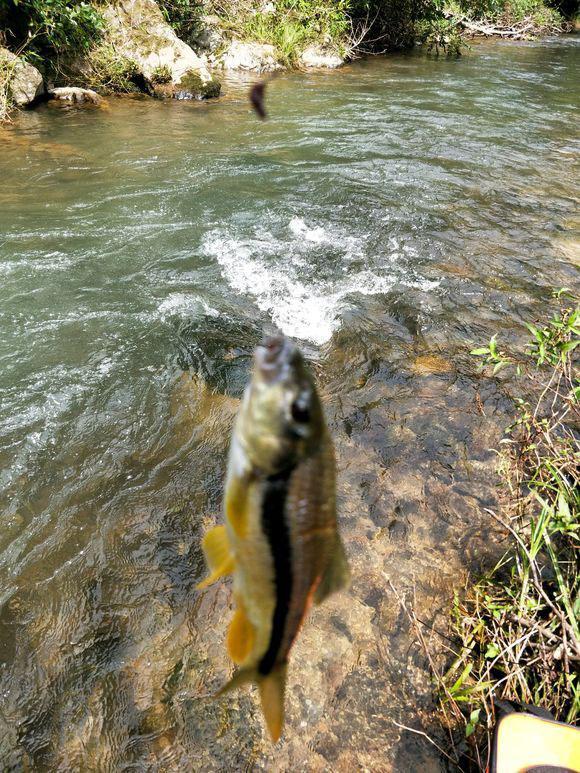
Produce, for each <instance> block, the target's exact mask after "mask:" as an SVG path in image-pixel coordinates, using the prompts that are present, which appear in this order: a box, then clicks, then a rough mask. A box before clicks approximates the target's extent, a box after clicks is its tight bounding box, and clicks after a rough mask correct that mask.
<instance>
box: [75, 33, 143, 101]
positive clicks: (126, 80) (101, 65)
mask: <svg viewBox="0 0 580 773" xmlns="http://www.w3.org/2000/svg"><path fill="white" fill-rule="evenodd" d="M138 75H139V67H138V66H137V64H136V63H135V62H134V61H133V60H132V59H129V58H128V57H126V56H123V55H122V54H119V53H118V52H117V50H116V49H115V48H114V46H112V45H111V44H110V43H101V44H100V45H98V46H96V47H95V48H93V49H92V50H91V51H90V52H89V54H88V56H87V67H86V82H87V85H88V86H90V87H91V88H94V89H98V90H101V91H103V90H104V91H111V92H115V93H121V94H122V93H126V94H128V93H131V92H136V91H140V89H139V88H138V86H137V85H136V83H135V80H136V78H137V77H138Z"/></svg>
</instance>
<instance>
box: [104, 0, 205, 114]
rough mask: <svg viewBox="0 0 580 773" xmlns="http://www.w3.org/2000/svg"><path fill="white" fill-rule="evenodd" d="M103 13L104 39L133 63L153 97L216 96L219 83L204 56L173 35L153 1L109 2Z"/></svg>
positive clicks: (200, 97)
mask: <svg viewBox="0 0 580 773" xmlns="http://www.w3.org/2000/svg"><path fill="white" fill-rule="evenodd" d="M103 15H104V17H105V20H106V22H107V27H108V32H107V38H108V42H109V43H111V44H112V45H113V46H114V48H115V50H116V51H117V53H118V54H119V55H121V56H123V57H125V58H126V59H128V60H130V61H131V62H134V63H135V66H136V68H137V69H138V71H139V74H140V75H141V76H142V78H143V79H144V81H145V84H146V85H147V86H148V87H149V89H150V90H151V92H152V93H154V94H155V95H156V96H161V97H166V96H173V95H178V94H181V95H183V94H184V93H188V94H190V95H191V96H188V97H185V98H188V99H192V98H195V99H204V98H207V97H215V96H218V94H219V92H220V84H219V82H218V81H216V80H215V79H214V78H213V77H212V75H211V73H210V71H209V69H208V67H207V64H206V61H205V59H204V58H202V57H200V56H198V55H197V54H196V53H195V51H194V50H193V49H192V48H191V46H188V45H187V43H185V42H184V41H183V40H180V38H178V37H177V35H176V34H175V32H174V31H173V29H172V28H171V27H170V26H169V24H168V23H167V22H166V21H165V19H164V18H163V14H162V13H161V10H160V8H159V6H158V5H157V3H155V2H154V0H125V2H122V3H111V4H110V5H108V6H107V7H106V8H105V10H104V12H103ZM184 81H187V85H186V86H184V85H183V84H184ZM178 98H184V97H183V96H180V97H178Z"/></svg>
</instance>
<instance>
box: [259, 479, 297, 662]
mask: <svg viewBox="0 0 580 773" xmlns="http://www.w3.org/2000/svg"><path fill="white" fill-rule="evenodd" d="M291 474H292V470H286V471H284V472H282V473H279V474H278V475H271V476H270V477H268V478H266V484H265V487H264V496H263V499H262V529H263V530H264V534H265V535H266V537H267V539H268V543H269V545H270V551H271V553H272V558H273V561H274V582H275V585H276V606H275V608H274V615H273V617H272V632H271V634H270V644H269V645H268V649H267V650H266V652H265V654H264V656H263V657H262V660H261V661H260V663H259V665H258V672H259V673H260V674H263V675H266V674H269V673H270V671H271V670H272V668H273V667H274V665H275V663H276V659H277V657H278V651H279V649H280V645H281V644H282V639H283V637H284V628H285V625H286V619H287V617H288V610H289V608H290V599H291V597H292V555H291V545H290V532H289V529H288V524H287V523H286V497H287V494H288V482H289V480H290V475H291Z"/></svg>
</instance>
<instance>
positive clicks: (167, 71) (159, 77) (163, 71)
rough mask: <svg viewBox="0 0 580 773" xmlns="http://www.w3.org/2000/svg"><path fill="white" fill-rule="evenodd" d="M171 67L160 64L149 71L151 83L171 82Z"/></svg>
mask: <svg viewBox="0 0 580 773" xmlns="http://www.w3.org/2000/svg"><path fill="white" fill-rule="evenodd" d="M172 77H173V76H172V74H171V68H170V67H169V65H167V64H160V65H157V67H156V68H155V69H154V70H153V72H152V73H151V83H171V79H172Z"/></svg>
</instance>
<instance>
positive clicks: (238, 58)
mask: <svg viewBox="0 0 580 773" xmlns="http://www.w3.org/2000/svg"><path fill="white" fill-rule="evenodd" d="M220 63H221V65H222V67H223V68H224V69H225V70H248V71H250V72H271V71H272V70H279V69H280V68H281V66H282V65H281V64H280V63H279V62H278V60H277V58H276V49H275V48H274V46H271V45H269V44H268V43H242V42H241V41H240V40H234V41H232V43H230V45H229V47H228V49H227V50H226V52H225V53H224V55H223V56H222V58H221V60H220Z"/></svg>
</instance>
